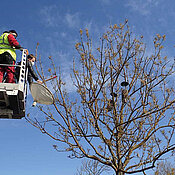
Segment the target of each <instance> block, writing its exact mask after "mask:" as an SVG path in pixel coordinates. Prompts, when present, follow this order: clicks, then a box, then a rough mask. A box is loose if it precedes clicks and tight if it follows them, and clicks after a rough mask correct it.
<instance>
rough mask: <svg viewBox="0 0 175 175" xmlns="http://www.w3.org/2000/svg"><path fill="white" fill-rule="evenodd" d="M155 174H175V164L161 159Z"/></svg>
mask: <svg viewBox="0 0 175 175" xmlns="http://www.w3.org/2000/svg"><path fill="white" fill-rule="evenodd" d="M155 175H175V165H174V164H172V163H171V162H167V161H161V162H160V163H159V164H158V166H157V168H156V172H155Z"/></svg>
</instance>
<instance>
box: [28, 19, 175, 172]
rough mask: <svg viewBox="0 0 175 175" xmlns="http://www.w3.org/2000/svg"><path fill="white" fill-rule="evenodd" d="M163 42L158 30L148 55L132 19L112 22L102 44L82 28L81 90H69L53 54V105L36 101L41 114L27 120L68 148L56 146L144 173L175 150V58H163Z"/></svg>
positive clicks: (75, 76)
mask: <svg viewBox="0 0 175 175" xmlns="http://www.w3.org/2000/svg"><path fill="white" fill-rule="evenodd" d="M164 40H165V36H164V35H163V36H160V35H159V34H157V35H156V36H155V38H154V40H153V48H154V49H153V50H154V51H152V54H151V55H148V54H147V50H146V44H144V42H143V36H140V37H134V36H133V35H132V32H131V31H130V29H129V26H128V25H127V21H126V22H125V23H124V24H120V25H116V24H115V25H113V26H110V27H109V31H107V32H106V33H104V34H103V36H102V37H101V38H100V44H99V47H96V46H94V45H93V41H92V39H91V38H90V36H89V32H88V29H86V32H85V34H83V30H80V42H79V43H77V44H76V45H75V47H76V50H77V53H78V55H77V57H76V58H75V59H74V61H73V73H72V80H73V84H74V86H75V88H76V92H75V93H67V91H66V88H65V86H66V82H65V81H64V78H63V77H62V74H61V70H62V69H64V68H62V69H60V71H59V72H58V71H57V69H56V65H55V64H54V62H53V60H52V58H51V57H49V58H50V61H51V63H52V67H51V68H49V70H48V71H49V73H50V75H51V76H52V75H55V74H57V75H58V78H57V80H56V81H54V80H53V82H52V87H53V89H54V104H53V105H52V106H50V107H45V106H39V110H40V111H41V115H42V116H43V117H42V118H34V117H30V116H28V117H26V119H27V120H28V122H30V123H31V124H32V125H33V126H35V127H37V128H38V129H39V130H40V131H41V132H42V133H45V134H47V135H48V136H50V137H51V138H52V139H54V140H56V141H58V142H59V143H60V142H61V143H64V144H65V145H66V148H62V147H58V146H57V145H54V148H55V149H57V150H58V151H66V152H70V158H83V157H86V158H89V159H91V160H95V161H99V162H100V163H101V164H104V165H106V166H109V167H110V168H111V169H113V170H114V172H115V174H116V175H122V174H133V173H139V172H143V173H144V174H145V171H146V170H149V169H152V168H153V167H155V163H156V162H157V160H159V159H160V158H161V157H162V156H166V155H168V156H169V155H170V154H173V150H174V149H175V140H174V139H173V137H174V130H175V117H174V116H175V90H174V77H173V76H174V60H173V59H169V58H167V57H166V56H162V54H161V50H162V49H163V42H164ZM57 72H58V73H57ZM41 77H42V79H43V80H44V79H45V76H44V71H43V69H42V65H41Z"/></svg>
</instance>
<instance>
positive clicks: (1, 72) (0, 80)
mask: <svg viewBox="0 0 175 175" xmlns="http://www.w3.org/2000/svg"><path fill="white" fill-rule="evenodd" d="M4 71H5V69H4V67H0V83H2V80H3V77H4Z"/></svg>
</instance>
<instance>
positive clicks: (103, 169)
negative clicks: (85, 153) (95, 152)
mask: <svg viewBox="0 0 175 175" xmlns="http://www.w3.org/2000/svg"><path fill="white" fill-rule="evenodd" d="M109 172H110V169H109V167H108V166H106V165H103V164H100V162H99V161H97V160H86V161H82V165H81V167H80V168H79V169H77V173H76V175H101V174H102V173H105V174H108V173H109Z"/></svg>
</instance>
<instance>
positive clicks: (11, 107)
mask: <svg viewBox="0 0 175 175" xmlns="http://www.w3.org/2000/svg"><path fill="white" fill-rule="evenodd" d="M26 61H27V55H26V50H25V49H24V50H23V52H22V60H21V65H8V66H15V67H20V74H19V80H18V83H0V118H7V119H21V118H22V117H24V116H25V103H26V90H27V72H28V70H27V68H26ZM0 66H7V65H3V64H0Z"/></svg>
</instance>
